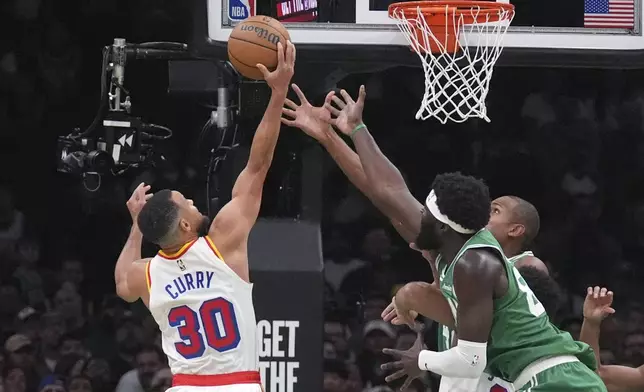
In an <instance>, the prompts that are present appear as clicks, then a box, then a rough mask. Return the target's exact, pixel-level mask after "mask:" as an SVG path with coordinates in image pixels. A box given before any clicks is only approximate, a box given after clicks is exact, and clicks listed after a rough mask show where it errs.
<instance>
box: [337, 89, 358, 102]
mask: <svg viewBox="0 0 644 392" xmlns="http://www.w3.org/2000/svg"><path fill="white" fill-rule="evenodd" d="M340 95H342V98H344V101H345V102H346V103H347V105H348V104H350V103H356V102H355V101H354V100H353V98H351V95H349V93H348V92H347V90H344V89H342V90H340Z"/></svg>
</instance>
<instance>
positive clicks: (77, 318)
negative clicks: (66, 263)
mask: <svg viewBox="0 0 644 392" xmlns="http://www.w3.org/2000/svg"><path fill="white" fill-rule="evenodd" d="M54 307H55V309H56V310H57V311H58V312H60V314H61V315H62V316H63V319H64V320H65V328H66V329H67V331H70V332H78V333H85V328H86V327H87V320H86V319H85V315H84V314H83V300H82V299H81V297H80V295H79V294H78V291H77V288H76V286H75V285H74V284H73V283H71V282H64V283H63V285H62V286H61V288H60V289H59V290H58V291H57V292H56V296H55V298H54Z"/></svg>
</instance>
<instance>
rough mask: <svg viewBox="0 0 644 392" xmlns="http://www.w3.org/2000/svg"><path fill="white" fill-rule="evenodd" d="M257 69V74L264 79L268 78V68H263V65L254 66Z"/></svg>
mask: <svg viewBox="0 0 644 392" xmlns="http://www.w3.org/2000/svg"><path fill="white" fill-rule="evenodd" d="M255 67H257V69H259V72H261V73H262V76H264V79H266V78H268V75H270V72H269V71H268V68H266V67H265V66H264V64H257V65H255Z"/></svg>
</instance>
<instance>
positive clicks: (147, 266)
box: [145, 260, 152, 292]
mask: <svg viewBox="0 0 644 392" xmlns="http://www.w3.org/2000/svg"><path fill="white" fill-rule="evenodd" d="M151 261H152V260H148V262H147V263H145V283H146V284H147V286H148V292H150V290H151V289H152V277H151V276H150V262H151Z"/></svg>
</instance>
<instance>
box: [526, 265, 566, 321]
mask: <svg viewBox="0 0 644 392" xmlns="http://www.w3.org/2000/svg"><path fill="white" fill-rule="evenodd" d="M518 270H519V273H520V274H521V276H522V277H523V279H524V280H525V282H526V283H527V284H528V286H529V287H530V289H531V290H532V292H533V293H534V295H535V296H536V297H537V299H538V300H539V302H541V304H542V305H543V307H544V308H545V309H546V313H547V314H548V317H550V320H554V319H555V318H556V315H557V312H558V311H559V308H560V307H561V302H562V294H561V288H560V287H559V284H558V283H557V282H556V281H555V280H554V279H553V278H552V277H551V276H550V275H548V274H547V273H545V272H544V271H542V270H540V269H538V268H535V267H529V266H525V267H521V268H519V269H518Z"/></svg>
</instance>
